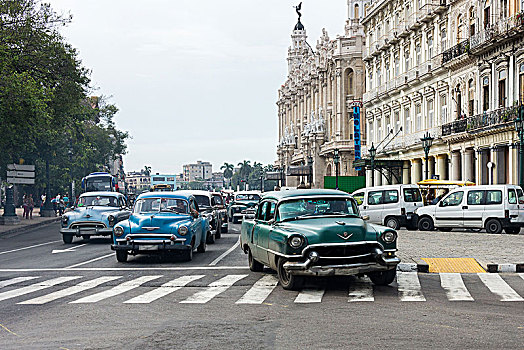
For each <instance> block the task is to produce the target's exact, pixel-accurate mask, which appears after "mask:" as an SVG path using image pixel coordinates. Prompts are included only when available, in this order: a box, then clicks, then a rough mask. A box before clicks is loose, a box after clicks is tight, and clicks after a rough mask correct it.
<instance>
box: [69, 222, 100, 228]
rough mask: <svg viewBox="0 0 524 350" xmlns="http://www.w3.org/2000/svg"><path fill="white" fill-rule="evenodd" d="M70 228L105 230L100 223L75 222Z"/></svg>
mask: <svg viewBox="0 0 524 350" xmlns="http://www.w3.org/2000/svg"><path fill="white" fill-rule="evenodd" d="M71 228H80V229H82V228H106V225H105V224H104V223H103V222H100V221H77V222H74V223H72V224H71Z"/></svg>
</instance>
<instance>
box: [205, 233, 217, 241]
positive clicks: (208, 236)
mask: <svg viewBox="0 0 524 350" xmlns="http://www.w3.org/2000/svg"><path fill="white" fill-rule="evenodd" d="M206 242H207V244H214V243H215V235H213V234H211V231H208V232H207V237H206Z"/></svg>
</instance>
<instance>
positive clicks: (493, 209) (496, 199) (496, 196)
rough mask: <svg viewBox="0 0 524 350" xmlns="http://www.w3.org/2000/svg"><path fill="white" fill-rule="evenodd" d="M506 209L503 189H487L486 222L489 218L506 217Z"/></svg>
mask: <svg viewBox="0 0 524 350" xmlns="http://www.w3.org/2000/svg"><path fill="white" fill-rule="evenodd" d="M504 209H505V208H504V201H503V193H502V189H500V188H498V189H493V190H487V191H486V205H485V206H484V216H483V217H484V222H485V220H486V219H487V218H499V219H502V218H504V217H505V215H506V213H505V211H504Z"/></svg>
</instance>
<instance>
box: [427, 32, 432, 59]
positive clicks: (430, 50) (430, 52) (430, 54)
mask: <svg viewBox="0 0 524 350" xmlns="http://www.w3.org/2000/svg"><path fill="white" fill-rule="evenodd" d="M432 57H433V36H428V57H427V59H428V60H430V59H431V58H432Z"/></svg>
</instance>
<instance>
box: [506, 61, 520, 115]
mask: <svg viewBox="0 0 524 350" xmlns="http://www.w3.org/2000/svg"><path fill="white" fill-rule="evenodd" d="M515 73H516V69H515V55H511V56H509V68H508V100H509V101H508V102H507V103H506V106H513V101H518V100H519V99H518V98H515V96H514V95H515V93H514V91H515V86H514V85H515Z"/></svg>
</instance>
